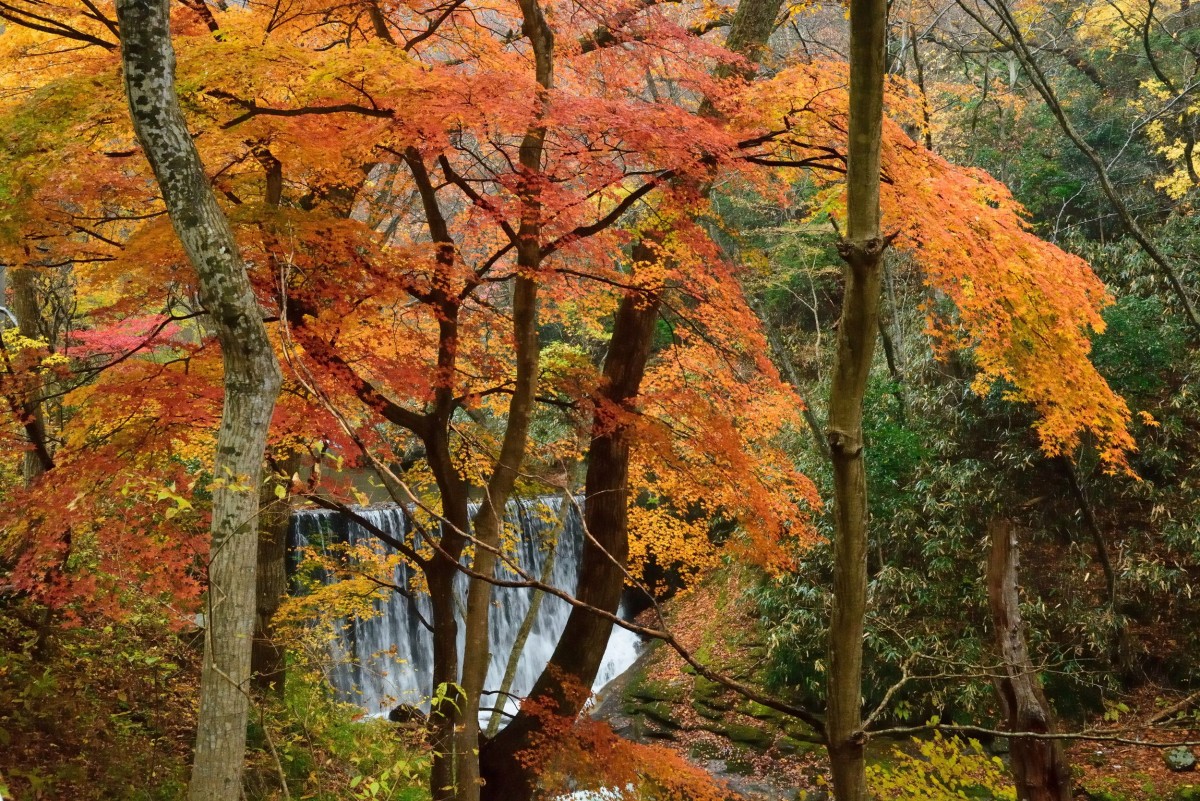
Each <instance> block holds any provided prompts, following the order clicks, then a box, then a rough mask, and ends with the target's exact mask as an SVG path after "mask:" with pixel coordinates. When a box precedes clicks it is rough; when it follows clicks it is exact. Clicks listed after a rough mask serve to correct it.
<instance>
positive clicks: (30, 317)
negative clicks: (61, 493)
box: [0, 267, 54, 487]
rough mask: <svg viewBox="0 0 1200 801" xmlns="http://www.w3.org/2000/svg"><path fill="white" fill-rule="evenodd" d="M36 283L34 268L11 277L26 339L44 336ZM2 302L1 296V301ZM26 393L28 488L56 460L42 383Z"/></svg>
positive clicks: (23, 460)
mask: <svg viewBox="0 0 1200 801" xmlns="http://www.w3.org/2000/svg"><path fill="white" fill-rule="evenodd" d="M36 279H37V272H36V270H35V269H34V268H32V267H22V268H20V269H17V270H14V271H13V274H12V289H13V302H12V312H13V314H14V315H15V316H16V318H17V330H18V331H19V332H20V334H21V336H23V337H25V338H27V339H37V338H38V337H40V336H42V330H41V328H42V327H41V319H42V305H41V303H40V302H39V301H38V292H37V282H36ZM2 299H3V297H2V296H0V300H2ZM25 392H26V396H25V399H24V401H23V402H22V404H21V414H22V416H23V418H24V420H23V421H22V422H23V425H24V426H25V438H26V439H27V440H28V441H29V448H28V449H27V450H26V451H25V453H24V454H23V455H22V456H21V476H22V478H24V479H25V486H27V487H28V486H29V485H31V484H32V483H33V482H34V481H35V480H36V479H37V477H38V476H40V475H41V474H42V473H45V472H46V471H47V470H52V469H53V468H54V458H53V456H51V454H50V444H49V442H48V441H47V439H46V419H45V415H44V414H43V413H42V404H40V403H38V401H37V396H38V394H39V392H40V382H39V383H31V385H30V386H28V387H26V389H25Z"/></svg>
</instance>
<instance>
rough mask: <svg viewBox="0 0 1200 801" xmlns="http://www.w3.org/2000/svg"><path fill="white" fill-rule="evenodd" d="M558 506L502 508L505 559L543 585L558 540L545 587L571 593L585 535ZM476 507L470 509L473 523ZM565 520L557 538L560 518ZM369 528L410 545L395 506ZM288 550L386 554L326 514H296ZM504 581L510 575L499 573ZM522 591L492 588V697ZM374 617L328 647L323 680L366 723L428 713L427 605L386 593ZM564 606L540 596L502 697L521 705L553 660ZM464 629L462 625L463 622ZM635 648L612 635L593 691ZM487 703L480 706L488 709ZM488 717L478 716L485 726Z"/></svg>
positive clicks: (552, 501)
mask: <svg viewBox="0 0 1200 801" xmlns="http://www.w3.org/2000/svg"><path fill="white" fill-rule="evenodd" d="M562 504H563V499H562V498H558V497H555V498H535V499H530V500H519V501H512V502H510V503H509V505H508V507H507V509H506V515H505V517H506V521H507V522H508V523H509V524H511V525H512V527H513V528H514V530H515V531H517V532H519V538H518V540H517V542H516V544H515V552H514V553H513V554H512V556H513V557H514V559H515V560H516V562H517V563H518V564H519V565H520V566H521V569H522V570H524V571H525V572H527V573H528V574H530V575H532V576H535V577H541V576H542V572H543V567H544V566H545V562H546V559H547V556H548V554H549V549H550V540H551V539H552V538H554V537H555V536H557V545H556V547H555V559H554V564H553V565H552V568H553V569H552V571H551V575H550V577H549V581H548V583H549V584H551V585H553V586H554V587H557V588H559V589H561V590H564V591H566V592H569V593H574V592H575V590H576V583H577V580H578V568H579V558H580V554H581V552H582V549H583V530H582V527H581V526H580V523H579V515H578V509H577V508H576V507H575V505H574V504H572V505H571V508H569V509H566V510H563V508H562ZM474 511H475V510H474V509H472V510H471V512H472V515H473V514H474ZM564 511H565V512H566V514H565V516H564V517H562V518H561V519H562V520H563V522H562V525H561V530H560V524H559V520H560V513H562V512H564ZM359 514H361V515H362V516H363V517H364V518H366V519H367V520H369V521H370V522H371V523H372V524H373V525H375V526H377V527H379V528H380V529H382V530H384V531H386V532H387V533H388V534H389V535H390V536H392V537H394V538H395V539H397V540H401V541H407V542H412V535H411V534H410V532H409V529H408V522H407V521H408V515H407V514H406V512H405V510H404V509H401V508H399V507H383V508H367V509H362V510H360V511H359ZM290 539H291V543H290V544H291V547H292V549H293V553H295V552H296V551H297V550H298V549H299V548H303V547H306V546H313V547H327V546H328V545H331V544H333V543H348V544H350V545H356V544H359V543H363V542H371V543H376V544H379V545H380V547H381V549H382V551H383V552H384V553H390V552H392V551H391V548H389V547H387V546H383V545H382V544H381V543H379V541H378V539H377V538H375V537H374V536H373V535H372V534H371V533H370V532H368V531H366V530H365V529H363V528H362V527H361V526H359V525H358V524H356V523H354V522H353V521H351V520H349V519H348V518H346V517H345V516H343V515H340V514H337V513H335V512H329V511H323V510H322V511H302V512H297V513H296V514H295V515H294V516H293V517H292V524H291V534H290ZM498 575H499V576H500V577H501V578H515V577H516V576H515V574H514V573H513V572H511V571H509V570H508V569H507V568H504V567H501V568H500V570H499V572H498ZM412 577H413V569H412V568H411V567H408V566H406V565H402V566H401V567H399V568H397V570H396V574H395V576H394V577H393V582H394V583H395V584H396V585H398V586H401V587H408V586H410V579H411V578H412ZM466 587H467V579H466V576H464V575H461V574H460V575H459V577H458V580H457V582H456V591H457V593H458V596H459V603H458V606H459V609H460V610H461V609H462V608H464V607H465V603H466V602H465V598H466ZM533 592H534V591H533V590H532V589H529V588H514V587H494V588H493V604H492V610H491V648H490V651H491V654H490V663H489V665H488V678H487V686H486V689H488V690H498V689H499V688H500V685H501V682H502V680H503V677H504V672H505V669H506V667H507V665H508V661H509V655H510V653H511V652H512V649H513V644H514V642H515V640H516V638H517V634H518V631H519V630H520V628H521V624H522V622H523V621H524V620H525V616H526V613H527V612H528V611H529V606H530V603H531V600H532V598H533ZM376 608H377V610H378V611H379V612H380V614H379V615H378V616H376V617H373V618H370V619H366V620H351V621H346V623H345V625H344V626H343V627H342V633H341V635H340V637H339V638H338V640H337V641H336V642H334V643H332V644H331V654H332V667H331V675H330V680H331V683H332V684H333V686H334V688H335V690H336V691H337V693H338V695H339V697H340V698H341V699H342V700H345V701H349V702H351V703H355V704H359V705H360V706H362V707H363V708H364V709H366V710H367V712H368V713H370V714H373V715H379V714H387V713H388V711H389V710H390V709H391V708H392V707H394V706H396V705H397V704H408V705H411V706H415V707H420V708H422V709H425V710H428V708H429V698H430V695H431V693H432V689H433V688H432V682H433V656H432V653H433V649H432V636H431V634H430V632H429V630H428V628H427V627H426V625H425V624H426V622H428V621H431V619H432V617H431V616H432V610H431V605H430V602H429V597H428V596H426V595H420V594H413V595H412V597H404V596H403V595H401V594H400V593H396V592H393V593H390V594H389V595H388V596H387V598H386V599H384V600H381V601H377V602H376ZM570 612H571V606H570V604H568V603H567V602H566V601H564V600H562V599H561V598H555V597H553V596H551V595H544V596H543V598H542V602H541V609H540V610H539V611H538V615H537V618H536V620H535V622H534V625H533V628H532V630H531V631H530V633H529V637H528V639H527V640H526V642H525V647H524V649H523V650H522V652H521V658H520V661H519V662H518V665H517V671H516V675H515V678H514V680H513V683H512V687H511V689H510V690H509V692H510V693H511V694H512V695H514V696H517V697H524V696H525V695H526V694H527V693H528V692H529V691H530V690H531V689H532V688H533V684H534V682H535V681H536V680H537V677H538V675H539V674H540V673H541V671H542V669H543V668H544V667H545V666H546V664H547V663H548V662H549V661H550V656H551V655H552V654H553V652H554V647H555V645H556V644H557V643H558V639H559V637H560V636H561V635H562V631H563V628H564V627H565V626H566V622H567V617H568V616H569V615H570ZM460 622H461V620H460ZM462 646H463V627H462V626H461V625H460V626H459V653H460V654H461V653H462ZM639 647H640V641H639V638H638V637H637V635H635V634H632V633H630V632H629V631H628V630H626V629H623V628H620V627H614V629H613V633H612V636H611V637H610V639H609V642H608V648H607V650H606V652H605V654H604V661H603V663H602V665H601V667H600V672H599V673H598V674H597V676H596V683H595V685H594V687H593V689H594V690H599V689H600V688H601V687H603V686H604V685H605V684H607V683H608V682H609V681H611V680H612V679H614V678H615V677H617V676H618V675H620V674H621V673H622V672H624V671H625V669H626V668H628V667H629V666H630V665H631V664H633V661H634V660H635V659H636V658H637V653H638V650H639ZM496 697H497V696H495V695H492V696H487V697H486V698H485V699H484V704H483V705H484V706H485V707H486V706H489V705H491V704H490V703H489V701H490V699H494V698H496ZM504 707H505V711H506V712H507V713H510V714H511V713H513V712H515V711H516V708H517V702H516V701H515V700H514V699H512V698H505V699H504ZM488 717H489V715H488V714H487V713H484V714H481V715H480V719H481V721H482V722H483V723H486V722H487V719H488Z"/></svg>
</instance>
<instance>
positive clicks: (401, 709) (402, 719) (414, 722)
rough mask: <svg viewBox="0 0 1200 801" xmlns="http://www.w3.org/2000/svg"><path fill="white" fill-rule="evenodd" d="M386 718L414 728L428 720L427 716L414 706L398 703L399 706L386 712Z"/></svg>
mask: <svg viewBox="0 0 1200 801" xmlns="http://www.w3.org/2000/svg"><path fill="white" fill-rule="evenodd" d="M388 720H390V721H391V722H392V723H402V724H404V725H406V726H412V727H414V728H415V727H419V726H424V725H425V724H426V722H427V721H428V716H427V715H426V714H425V713H424V712H422V711H421V710H420V709H418V708H417V707H415V706H412V705H410V704H400V706H398V707H396V708H395V709H393V710H392V711H391V712H388Z"/></svg>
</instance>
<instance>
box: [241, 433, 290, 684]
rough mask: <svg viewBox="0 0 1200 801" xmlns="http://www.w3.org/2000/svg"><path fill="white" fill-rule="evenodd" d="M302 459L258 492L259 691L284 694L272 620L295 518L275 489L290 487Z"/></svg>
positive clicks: (255, 669)
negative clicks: (289, 535)
mask: <svg viewBox="0 0 1200 801" xmlns="http://www.w3.org/2000/svg"><path fill="white" fill-rule="evenodd" d="M299 464H300V462H299V459H298V458H297V457H294V456H293V457H290V458H288V459H285V460H284V461H283V462H282V463H281V464H280V468H279V469H280V470H281V471H282V475H281V476H272V477H271V479H270V480H268V481H265V482H263V487H262V491H261V492H260V493H259V507H260V510H261V511H260V512H259V525H258V554H257V568H256V571H257V572H256V578H255V593H254V595H255V607H254V646H253V649H252V651H251V655H250V672H251V675H252V676H253V677H254V688H255V689H256V690H258V691H259V692H271V693H274V694H275V695H278V696H282V695H283V682H284V678H285V673H286V671H285V667H286V664H285V659H284V657H285V653H284V649H283V648H282V647H280V646H279V644H278V643H276V642H275V633H274V626H273V625H272V619H273V618H274V617H275V612H276V611H278V609H279V606H280V604H281V603H283V596H284V595H286V594H287V547H288V541H287V535H288V524H289V523H290V522H291V517H292V503H291V498H290V496H289V495H287V494H286V493H285V494H284V496H283V497H282V498H281V497H278V496H277V495H276V487H284V488H285V490H286V488H287V486H288V484H289V478H290V476H291V475H292V473H293V472H295V470H296V468H298V467H299Z"/></svg>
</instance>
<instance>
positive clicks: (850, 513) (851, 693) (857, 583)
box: [825, 0, 887, 801]
mask: <svg viewBox="0 0 1200 801" xmlns="http://www.w3.org/2000/svg"><path fill="white" fill-rule="evenodd" d="M886 31H887V3H886V0H851V2H850V143H849V150H848V153H847V161H848V164H847V177H846V183H847V200H846V207H847V221H846V234H845V237H844V238H843V239H842V240H841V241H840V242H839V243H838V252H839V253H840V254H841V256H842V258H843V260H844V261H845V262H846V269H845V271H844V275H845V282H846V291H845V297H844V299H843V301H842V316H841V323H840V325H839V326H838V338H837V352H836V357H835V361H834V368H833V384H832V387H831V388H830V393H829V448H830V453H831V456H832V459H833V482H834V506H833V515H834V574H833V612H832V615H831V618H830V623H829V680H828V700H827V712H826V724H825V733H826V737H827V738H828V745H829V760H830V766H831V770H832V773H833V790H834V797H835V798H836V799H837V800H838V801H865V799H866V798H867V788H866V762H865V743H866V738H865V736H864V735H863V732H862V655H863V625H864V623H863V621H864V618H865V616H866V609H867V523H868V520H867V474H866V465H865V462H864V454H863V448H864V443H863V431H862V407H863V396H864V394H865V393H866V387H867V378H868V376H869V375H870V372H871V362H872V358H873V355H874V352H875V336H876V333H877V331H878V328H879V301H880V294H881V287H882V277H883V252H884V250H885V247H886V240H885V239H884V238H883V236H882V235H881V233H880V211H879V161H880V143H881V133H882V127H883V76H884V72H885V70H886V60H885V54H884V44H885V35H886Z"/></svg>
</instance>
